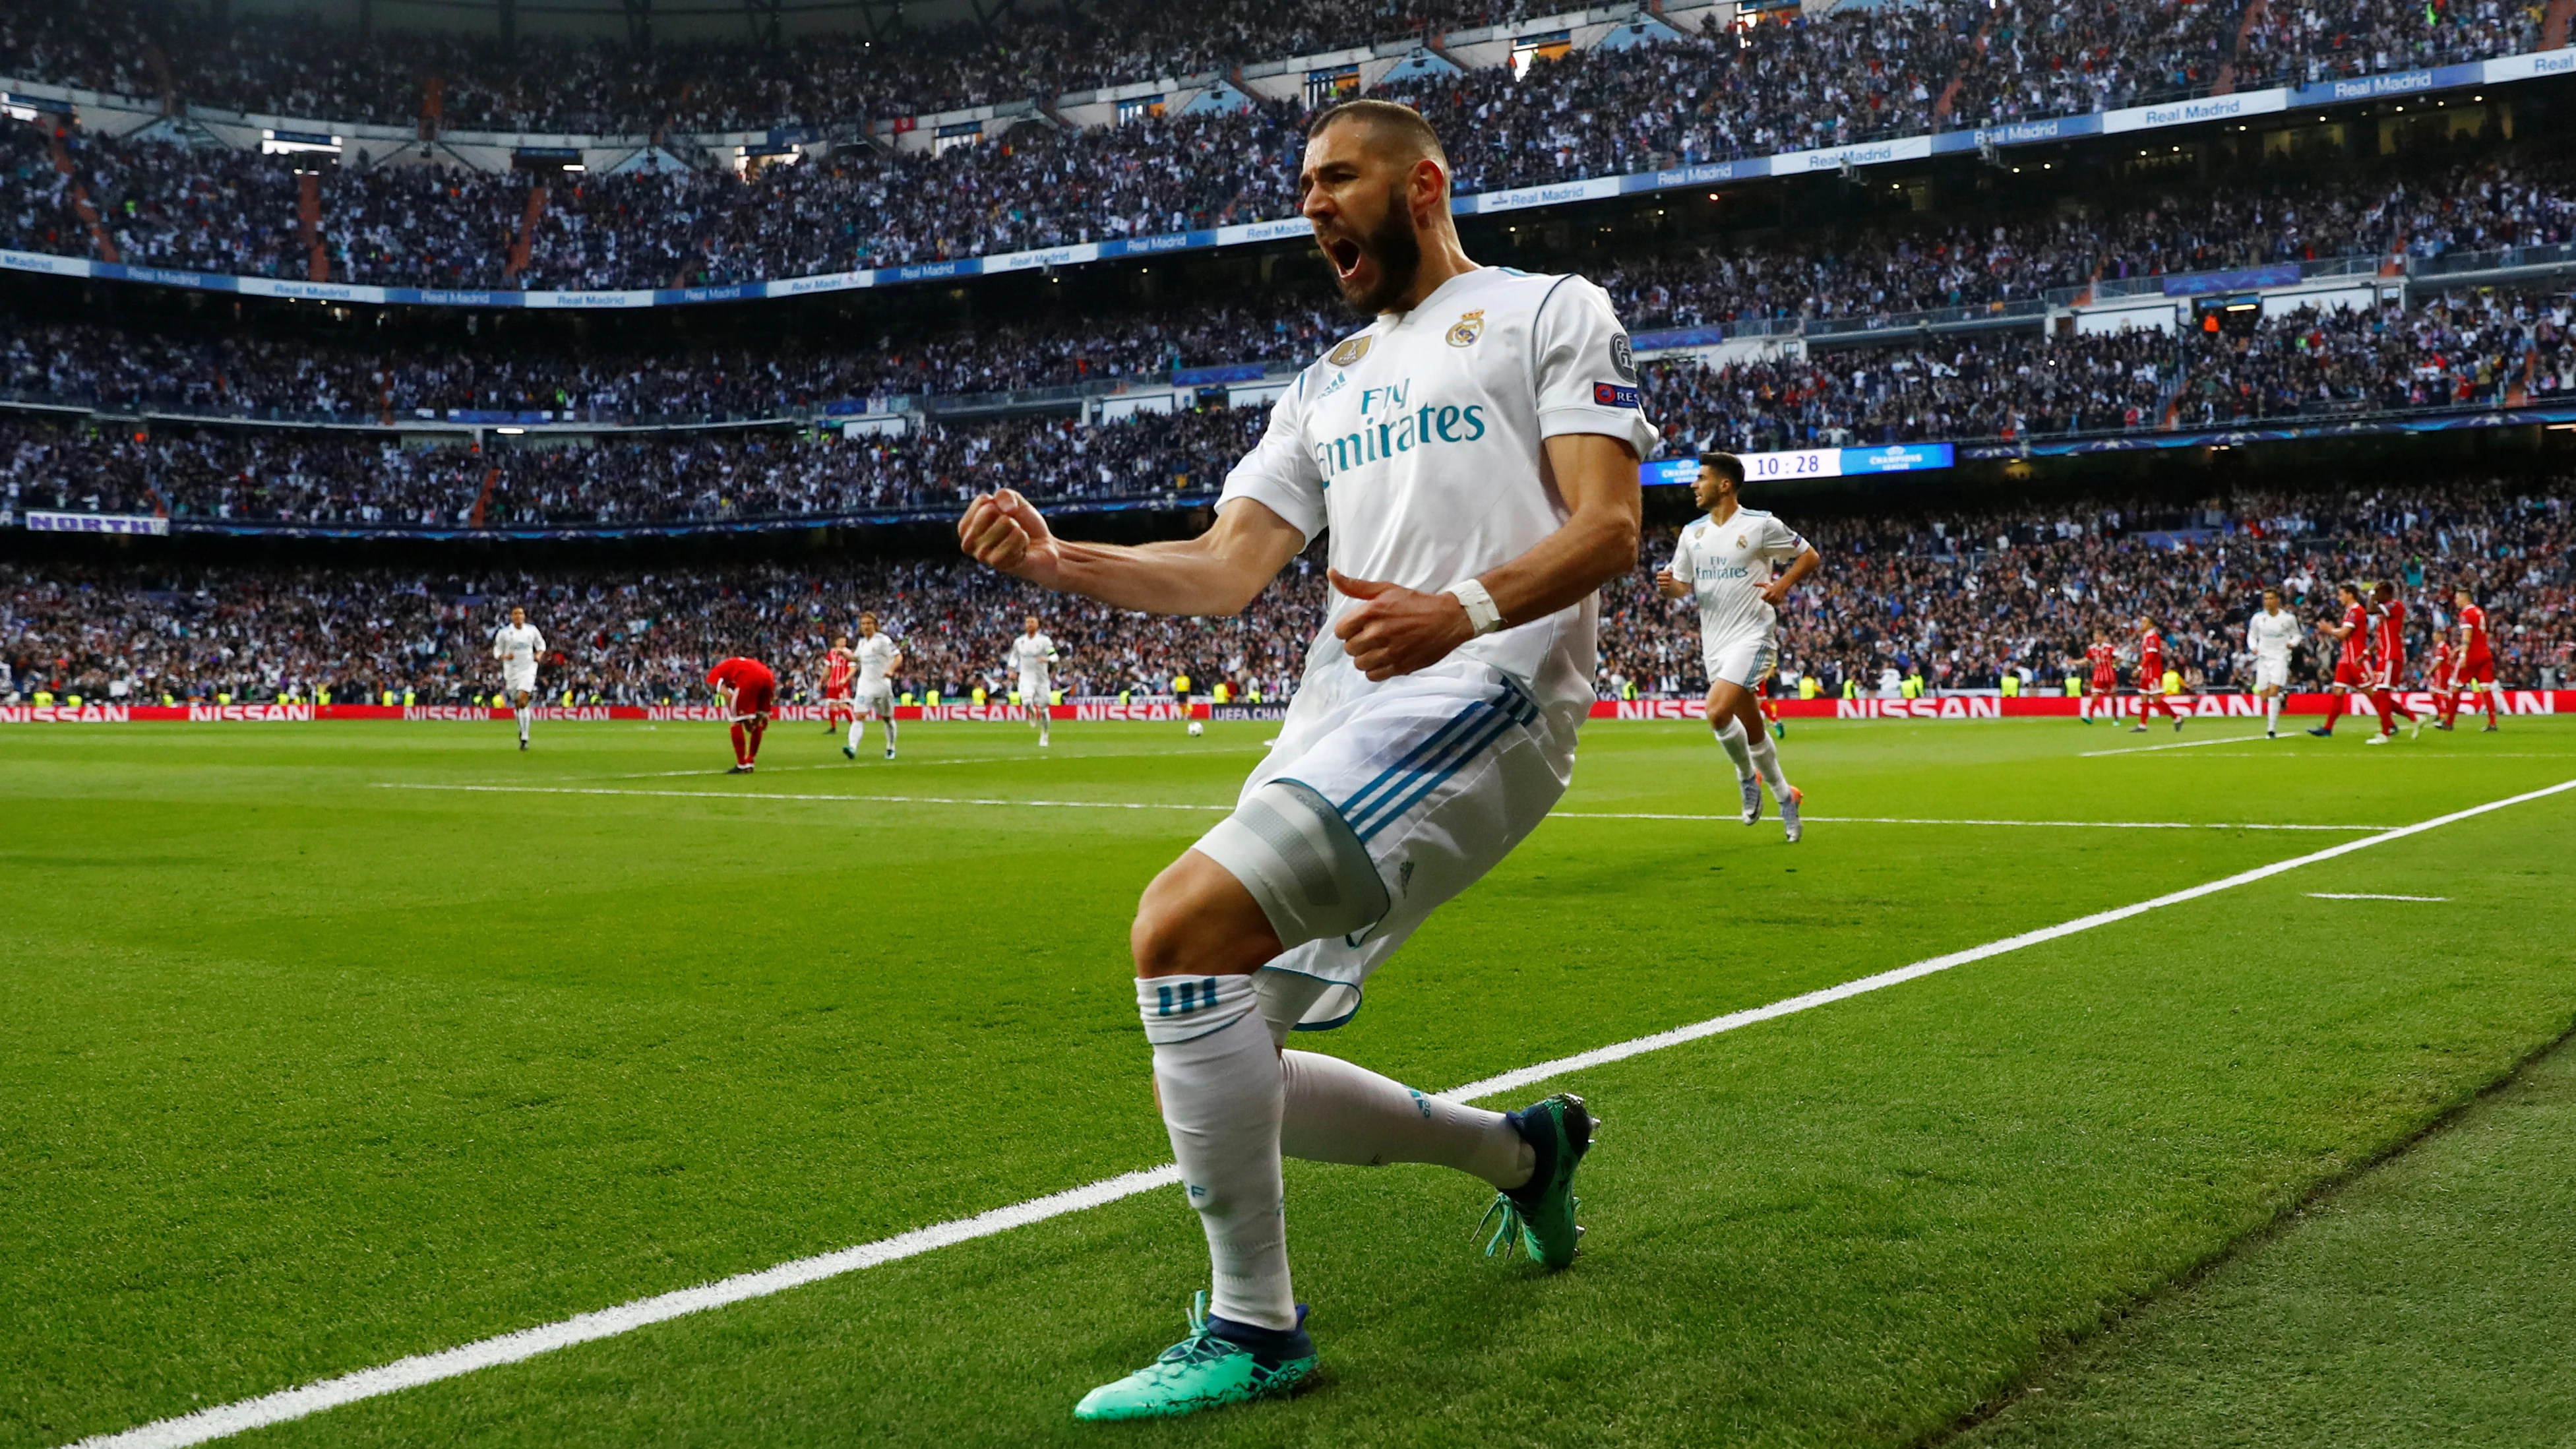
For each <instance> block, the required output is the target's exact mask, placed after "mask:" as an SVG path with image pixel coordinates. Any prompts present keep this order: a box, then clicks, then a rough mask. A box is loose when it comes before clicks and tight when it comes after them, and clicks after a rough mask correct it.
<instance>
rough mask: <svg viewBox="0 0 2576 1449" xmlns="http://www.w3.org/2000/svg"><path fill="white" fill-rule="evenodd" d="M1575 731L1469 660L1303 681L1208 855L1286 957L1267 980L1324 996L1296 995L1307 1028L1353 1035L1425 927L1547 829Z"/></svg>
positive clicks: (1207, 845) (1204, 846) (1569, 713)
mask: <svg viewBox="0 0 2576 1449" xmlns="http://www.w3.org/2000/svg"><path fill="white" fill-rule="evenodd" d="M1580 717H1581V715H1580V712H1579V711H1577V710H1572V709H1567V710H1545V711H1543V710H1542V709H1541V707H1540V705H1539V703H1538V701H1537V700H1536V699H1535V698H1533V697H1532V696H1531V694H1530V692H1529V691H1528V690H1527V689H1525V688H1523V687H1522V686H1521V685H1520V684H1519V683H1518V682H1516V681H1514V680H1512V679H1511V678H1509V677H1508V676H1506V675H1504V674H1503V673H1502V672H1501V671H1499V670H1496V669H1493V668H1490V667H1488V666H1486V665H1483V664H1477V663H1472V662H1467V661H1461V660H1450V661H1446V662H1443V663H1441V664H1437V665H1434V666H1432V667H1431V668H1430V669H1429V670H1425V671H1423V672H1421V673H1416V674H1409V675H1403V676H1400V677H1398V678H1395V679H1390V680H1386V681H1383V682H1381V683H1376V684H1372V683H1370V682H1368V680H1367V679H1365V678H1364V677H1362V676H1361V675H1360V674H1359V673H1358V672H1357V671H1355V670H1352V669H1349V668H1347V667H1342V668H1335V669H1329V670H1322V671H1318V672H1316V673H1313V674H1310V675H1308V677H1307V681H1306V685H1305V687H1304V688H1303V689H1301V690H1299V691H1298V694H1297V698H1296V702H1295V703H1293V704H1292V705H1290V706H1289V709H1288V717H1287V719H1286V720H1284V721H1282V722H1281V725H1280V730H1279V741H1278V743H1277V744H1276V745H1274V746H1272V747H1271V751H1270V754H1269V757H1268V758H1267V759H1265V760H1263V761H1262V763H1261V764H1260V766H1259V767H1258V768H1256V769H1255V770H1254V771H1253V773H1252V777H1251V778H1250V779H1249V780H1247V781H1245V782H1244V787H1243V794H1242V797H1241V798H1240V800H1239V801H1238V802H1237V805H1236V809H1235V813H1234V814H1232V815H1229V816H1227V817H1226V818H1225V819H1224V820H1222V821H1220V822H1218V824H1217V826H1216V828H1215V829H1213V830H1210V831H1209V832H1208V833H1207V834H1206V835H1205V836H1203V837H1201V838H1200V840H1199V842H1198V846H1197V849H1198V850H1199V852H1200V853H1201V854H1203V855H1205V856H1207V857H1209V858H1210V859H1212V860H1214V861H1215V862H1216V863H1217V864H1219V865H1222V866H1224V867H1225V868H1226V869H1227V870H1228V871H1229V872H1231V873H1232V874H1233V875H1234V877H1235V879H1237V880H1239V881H1241V882H1243V884H1244V886H1245V888H1246V889H1248V890H1250V891H1251V892H1252V895H1253V899H1255V900H1257V901H1259V902H1260V903H1261V908H1262V911H1263V913H1264V914H1266V915H1267V916H1268V917H1269V918H1270V921H1271V925H1272V928H1273V929H1275V930H1276V931H1278V933H1279V939H1280V941H1281V942H1282V943H1283V944H1285V945H1286V946H1287V947H1288V949H1287V950H1286V951H1285V952H1284V953H1282V954H1281V955H1280V956H1279V957H1278V958H1277V959H1276V960H1274V961H1272V962H1271V963H1270V965H1269V966H1268V967H1266V968H1265V969H1264V971H1263V972H1262V976H1263V977H1264V978H1272V977H1277V976H1279V975H1281V974H1282V973H1285V974H1289V975H1294V976H1299V977H1307V978H1312V979H1313V980H1315V981H1319V982H1322V983H1324V985H1323V986H1322V987H1321V988H1320V989H1317V990H1314V991H1313V992H1312V995H1311V999H1306V995H1307V994H1306V993H1305V992H1302V991H1301V992H1297V993H1293V994H1294V995H1295V996H1296V997H1297V998H1298V1005H1299V1006H1300V1007H1301V1008H1302V1009H1299V1010H1297V1011H1296V1016H1297V1017H1298V1020H1297V1023H1296V1024H1297V1027H1298V1029H1300V1030H1305V1031H1323V1030H1328V1029H1330V1028H1332V1027H1336V1026H1339V1025H1341V1024H1342V1023H1343V1022H1345V1021H1348V1020H1350V1018H1351V1017H1352V1016H1353V1015H1354V1014H1355V1013H1357V1012H1358V1010H1359V1006H1360V993H1361V992H1362V990H1363V989H1364V988H1365V986H1366V984H1367V982H1368V978H1369V976H1370V974H1371V973H1373V972H1375V971H1376V970H1377V968H1378V967H1379V966H1380V965H1382V964H1384V963H1385V961H1386V959H1387V958H1388V957H1389V956H1392V955H1393V954H1395V950H1396V948H1397V947H1399V946H1401V945H1403V944H1404V942H1405V940H1406V938H1408V937H1410V936H1411V935H1412V934H1413V932H1414V930H1415V928H1417V927H1419V926H1420V925H1421V924H1422V922H1423V921H1424V919H1425V918H1427V917H1428V916H1429V915H1430V914H1431V912H1432V911H1433V910H1434V909H1436V908H1437V907H1438V906H1440V905H1441V903H1443V902H1445V901H1447V900H1449V899H1450V898H1451V897H1453V896H1455V895H1457V894H1458V893H1459V892H1460V891H1463V890H1465V889H1466V888H1467V887H1468V886H1470V885H1473V884H1475V883H1476V881H1477V880H1479V879H1481V878H1482V877H1483V876H1484V874H1485V872H1487V871H1489V870H1491V869H1493V868H1494V866H1495V864H1496V863H1498V862H1499V861H1501V860H1502V858H1503V857H1504V856H1506V855H1508V854H1510V853H1511V850H1512V847H1514V846H1516V845H1518V844H1519V843H1520V842H1521V840H1522V839H1523V838H1524V837H1526V836H1527V835H1528V834H1529V833H1530V832H1531V831H1532V830H1535V829H1537V828H1538V823H1539V822H1540V821H1541V820H1544V819H1546V818H1547V812H1548V811H1549V810H1550V809H1552V808H1553V807H1554V806H1555V804H1556V802H1557V800H1558V799H1559V797H1561V796H1563V795H1564V793H1565V787H1566V785H1567V783H1568V782H1569V781H1570V780H1571V779H1572V778H1573V768H1574V736H1575V728H1576V723H1577V721H1578V720H1579V719H1580ZM1265 999H1267V998H1266V997H1265Z"/></svg>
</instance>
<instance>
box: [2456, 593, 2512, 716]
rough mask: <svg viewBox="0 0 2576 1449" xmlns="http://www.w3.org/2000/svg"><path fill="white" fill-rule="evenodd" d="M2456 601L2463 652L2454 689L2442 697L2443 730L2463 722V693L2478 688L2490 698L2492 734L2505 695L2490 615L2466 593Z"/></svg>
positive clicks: (2457, 668) (2458, 596)
mask: <svg viewBox="0 0 2576 1449" xmlns="http://www.w3.org/2000/svg"><path fill="white" fill-rule="evenodd" d="M2452 601H2453V602H2454V603H2456V604H2457V605H2458V606H2459V630H2460V652H2459V656H2458V661H2457V662H2456V663H2455V664H2453V665H2452V667H2451V687H2450V689H2449V690H2447V691H2445V692H2444V693H2443V695H2442V728H2444V729H2449V728H2450V727H2451V726H2452V725H2454V724H2457V723H2458V722H2459V718H2460V692H2461V691H2462V690H2464V689H2468V688H2471V687H2472V686H2474V687H2475V688H2476V689H2477V691H2478V693H2479V694H2481V695H2483V696H2485V697H2486V702H2487V729H2488V730H2492V729H2494V728H2495V727H2496V720H2497V718H2498V716H2499V715H2500V714H2501V713H2502V706H2503V703H2504V691H2503V690H2501V689H2499V688H2497V686H2496V668H2495V652H2494V650H2493V649H2492V648H2490V647H2489V645H2488V643H2487V611H2486V610H2484V609H2481V608H2479V607H2478V602H2477V600H2476V599H2475V598H2472V597H2471V596H2470V594H2469V591H2468V590H2466V589H2462V590H2460V591H2459V592H2458V593H2456V594H2454V595H2452ZM2480 733H2481V734H2483V733H2485V731H2484V730H2481V731H2480Z"/></svg>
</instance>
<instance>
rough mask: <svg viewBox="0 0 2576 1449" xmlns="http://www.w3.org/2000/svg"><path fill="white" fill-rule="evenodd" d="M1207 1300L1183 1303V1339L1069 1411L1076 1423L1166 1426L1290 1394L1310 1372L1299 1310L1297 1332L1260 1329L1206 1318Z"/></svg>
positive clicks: (1310, 1351) (1311, 1354)
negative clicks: (1186, 1325)
mask: <svg viewBox="0 0 2576 1449" xmlns="http://www.w3.org/2000/svg"><path fill="white" fill-rule="evenodd" d="M1207 1301H1208V1296H1207V1295H1206V1294H1205V1293H1201V1294H1199V1295H1198V1296H1197V1297H1195V1298H1193V1299H1191V1300H1190V1336H1189V1337H1187V1338H1185V1339H1182V1340H1181V1341H1180V1342H1178V1343H1176V1344H1173V1345H1172V1346H1171V1347H1170V1348H1167V1349H1164V1350H1163V1354H1162V1357H1160V1358H1157V1359H1155V1360H1154V1361H1153V1362H1152V1363H1149V1364H1147V1365H1145V1366H1144V1367H1143V1368H1140V1369H1138V1370H1136V1371H1135V1372H1134V1373H1132V1374H1129V1375H1128V1376H1127V1377H1125V1378H1123V1379H1120V1380H1119V1381H1118V1382H1116V1383H1114V1384H1102V1385H1101V1386H1100V1387H1098V1388H1096V1389H1093V1390H1092V1391H1091V1392H1090V1393H1087V1394H1085V1395H1083V1396H1082V1402H1081V1403H1079V1404H1076V1405H1074V1406H1073V1416H1074V1417H1075V1418H1077V1419H1089V1420H1095V1421H1097V1420H1106V1419H1165V1418H1172V1417H1175V1416H1177V1415H1181V1414H1195V1413H1197V1412H1198V1411H1199V1410H1201V1409H1216V1408H1222V1407H1224V1406H1225V1405H1227V1404H1248V1403H1250V1402H1252V1401H1253V1400H1254V1399H1268V1398H1276V1397H1278V1396H1280V1395H1282V1394H1287V1393H1290V1392H1293V1391H1294V1390H1295V1389H1296V1387H1297V1386H1298V1385H1299V1384H1301V1383H1303V1382H1305V1381H1306V1380H1307V1379H1308V1378H1311V1377H1312V1376H1313V1375H1314V1372H1315V1340H1313V1339H1311V1338H1309V1337H1307V1336H1306V1305H1305V1304H1303V1303H1300V1304H1298V1305H1297V1326H1296V1327H1295V1328H1291V1329H1285V1330H1282V1329H1276V1328H1260V1327H1256V1326H1255V1325H1253V1324H1249V1323H1236V1322H1233V1321H1231V1320H1229V1319H1224V1318H1211V1317H1209V1316H1208V1312H1207Z"/></svg>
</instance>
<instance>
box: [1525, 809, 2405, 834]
mask: <svg viewBox="0 0 2576 1449" xmlns="http://www.w3.org/2000/svg"><path fill="white" fill-rule="evenodd" d="M1560 816H1561V817H1563V818H1565V819H1568V820H1715V821H1720V822H1723V823H1725V824H1729V825H1732V824H1736V823H1738V822H1740V821H1741V820H1743V819H1744V817H1743V816H1741V815H1663V814H1654V813H1650V812H1646V811H1607V810H1602V811H1592V810H1551V811H1549V812H1548V818H1549V819H1551V820H1554V819H1557V818H1559V817H1560ZM1805 819H1806V821H1807V823H1808V824H1810V825H2004V826H2017V827H2030V828H2039V827H2047V828H2052V829H2055V828H2064V829H2069V830H2352V831H2362V830H2391V829H2394V828H2396V827H2394V826H2388V825H2255V824H2246V823H2243V822H2238V821H2226V820H1917V819H1912V818H1909V817H1904V816H1896V815H1809V816H1806V817H1805Z"/></svg>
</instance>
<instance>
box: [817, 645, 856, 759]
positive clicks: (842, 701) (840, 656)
mask: <svg viewBox="0 0 2576 1449" xmlns="http://www.w3.org/2000/svg"><path fill="white" fill-rule="evenodd" d="M858 672H859V666H858V661H857V660H856V658H854V657H853V656H852V655H851V653H850V636H849V635H847V634H844V635H842V636H841V637H839V638H837V639H834V640H833V641H832V648H831V652H830V653H827V654H825V655H824V656H823V733H825V734H827V735H828V734H830V733H832V732H833V731H834V730H836V729H838V728H840V727H841V726H842V725H843V724H845V723H847V722H849V721H851V720H855V719H857V718H858V717H859V712H858V710H857V709H855V708H853V707H852V706H851V704H850V681H851V680H852V679H854V678H856V677H858Z"/></svg>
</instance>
